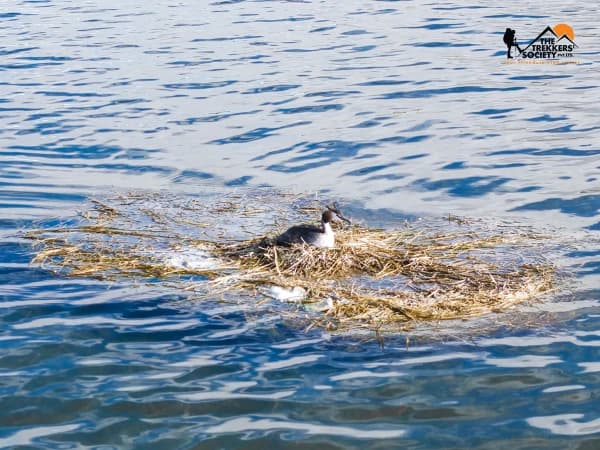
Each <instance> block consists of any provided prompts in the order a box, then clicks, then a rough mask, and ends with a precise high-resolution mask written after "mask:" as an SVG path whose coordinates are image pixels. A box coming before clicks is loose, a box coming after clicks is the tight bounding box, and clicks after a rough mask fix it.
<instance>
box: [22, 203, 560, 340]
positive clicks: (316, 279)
mask: <svg viewBox="0 0 600 450" xmlns="http://www.w3.org/2000/svg"><path fill="white" fill-rule="evenodd" d="M94 209H95V211H96V213H95V214H87V215H85V217H86V220H87V221H89V222H91V223H88V224H83V225H82V224H76V225H73V226H66V227H58V228H45V229H40V230H35V231H33V232H30V233H28V234H27V237H29V238H30V239H33V240H34V241H35V243H36V244H37V247H36V248H37V254H36V256H35V257H34V259H33V262H34V263H36V264H40V265H42V266H44V267H49V268H52V269H54V270H57V271H59V272H61V273H64V274H66V275H69V276H88V277H97V278H109V279H110V278H112V279H114V278H118V277H123V276H130V277H131V276H133V277H137V278H139V279H144V278H153V279H157V278H158V279H168V280H170V281H172V280H174V279H177V278H178V277H179V279H180V280H182V283H183V284H182V288H184V289H188V290H195V289H199V290H202V292H204V294H205V296H206V297H211V298H218V296H220V295H223V294H225V293H228V294H232V293H235V294H236V295H237V296H238V297H239V298H241V299H248V298H253V299H256V300H260V299H262V298H264V297H265V292H268V291H269V289H270V288H272V287H274V286H277V287H280V288H286V289H290V290H291V289H295V291H294V292H301V293H302V295H301V296H300V297H299V298H297V300H298V301H299V303H301V304H304V305H312V308H309V309H310V310H311V311H312V313H311V314H310V318H311V320H312V321H313V322H314V323H316V324H321V325H324V326H327V327H329V328H331V327H336V328H339V327H342V328H348V327H356V326H362V327H368V328H377V329H379V328H382V327H388V328H389V327H394V326H398V327H402V326H404V325H406V324H407V323H416V322H420V321H437V320H444V319H462V318H469V317H474V316H480V315H482V314H487V313H491V312H501V311H505V310H507V309H508V308H511V307H513V306H514V305H517V304H519V303H522V302H525V301H529V300H535V299H538V298H540V296H541V295H542V294H543V293H546V292H548V291H550V290H553V289H555V288H556V280H557V277H556V270H555V268H554V267H553V266H552V265H551V264H549V263H548V262H547V261H544V260H543V258H542V257H541V256H540V252H536V251H535V249H536V248H537V243H539V241H540V240H541V239H540V236H538V235H533V234H531V233H529V232H527V233H520V232H508V233H507V232H504V231H503V232H498V233H494V232H489V231H485V232H483V231H481V230H473V229H470V228H469V227H468V225H461V226H458V227H455V229H453V230H452V231H451V232H443V231H440V230H435V231H432V230H428V227H427V225H426V224H423V223H421V224H420V225H419V226H417V225H409V226H404V227H403V228H402V229H400V230H381V229H372V228H369V227H364V226H358V225H354V226H352V227H349V228H346V229H340V230H336V246H335V248H332V249H321V248H315V247H310V246H307V245H296V246H292V247H280V246H276V245H274V244H273V241H272V239H269V238H268V237H267V238H264V237H254V238H250V239H247V240H239V239H238V240H235V241H234V242H231V241H230V240H229V241H228V240H227V239H223V238H220V239H216V238H206V237H202V236H201V237H200V238H198V237H196V238H191V237H190V236H185V237H184V236H181V235H178V234H176V233H171V231H170V230H169V226H168V224H169V221H168V220H166V221H165V220H163V221H162V222H164V223H163V224H164V225H165V226H164V227H163V228H160V227H159V228H158V229H156V228H149V227H146V228H144V227H136V228H134V227H129V228H128V229H125V228H118V227H117V225H118V223H117V222H115V221H118V220H122V219H123V218H122V215H123V212H122V211H119V208H118V207H114V206H108V205H104V204H101V206H97V207H95V208H94ZM207 210H208V209H206V208H205V209H204V212H205V213H206V211H207ZM305 210H306V211H308V212H309V213H310V214H311V216H312V215H314V212H315V211H318V209H315V210H311V209H305ZM138 212H139V211H138ZM230 212H231V213H232V214H233V213H235V209H234V208H233V209H232V210H231V211H230ZM222 213H223V211H221V212H219V215H222ZM152 214H153V215H154V216H156V212H153V213H152ZM178 217H179V219H181V217H180V216H178ZM158 219H160V218H157V217H153V224H154V225H156V224H157V223H160V222H161V221H160V220H158ZM162 219H164V217H163V218H162ZM204 219H206V217H205V218H204ZM190 222H194V223H200V222H201V220H199V219H198V218H197V217H196V218H190ZM129 225H131V223H129ZM131 230H134V231H131ZM277 231H278V230H272V231H271V233H270V235H271V236H274V235H275V234H276V233H277ZM532 242H535V243H536V244H532ZM183 247H185V248H188V249H189V248H195V249H200V250H201V251H202V252H206V254H208V255H210V257H211V258H212V260H213V261H214V264H210V265H207V266H206V267H191V266H190V267H186V266H185V265H184V266H182V265H174V264H172V262H170V261H171V260H169V259H168V258H167V259H165V255H167V254H170V253H177V251H179V250H180V249H181V248H183ZM184 274H188V275H190V274H191V275H199V276H201V279H200V280H198V279H194V280H192V281H189V280H186V281H185V282H184V280H183V279H181V277H180V276H181V275H184ZM298 311H300V310H298ZM302 311H303V312H302V313H303V314H304V313H305V312H306V310H302Z"/></svg>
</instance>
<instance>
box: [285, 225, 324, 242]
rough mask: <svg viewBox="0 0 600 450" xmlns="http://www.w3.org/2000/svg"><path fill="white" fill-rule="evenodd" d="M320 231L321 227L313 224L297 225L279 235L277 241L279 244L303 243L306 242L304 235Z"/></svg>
mask: <svg viewBox="0 0 600 450" xmlns="http://www.w3.org/2000/svg"><path fill="white" fill-rule="evenodd" d="M320 232H321V229H320V228H318V227H315V226H313V225H296V226H293V227H291V228H288V229H287V230H286V231H284V232H283V233H281V234H280V235H279V236H277V239H276V241H275V242H276V243H277V244H279V245H292V244H302V243H303V242H304V239H302V238H303V237H306V236H307V235H310V234H312V233H320Z"/></svg>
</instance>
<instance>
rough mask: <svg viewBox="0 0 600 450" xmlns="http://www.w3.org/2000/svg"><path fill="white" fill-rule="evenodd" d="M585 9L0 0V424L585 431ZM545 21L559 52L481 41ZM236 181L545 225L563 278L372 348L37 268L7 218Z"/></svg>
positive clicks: (159, 292)
mask: <svg viewBox="0 0 600 450" xmlns="http://www.w3.org/2000/svg"><path fill="white" fill-rule="evenodd" d="M530 3H531V2H530ZM596 9H597V7H596V5H595V4H594V3H593V2H591V3H590V2H581V1H576V2H559V1H554V0H550V1H547V2H544V3H543V4H541V3H540V4H535V5H534V4H527V2H516V1H508V2H502V3H500V4H493V5H492V4H491V3H489V2H484V3H481V4H479V3H472V2H471V3H470V2H468V1H466V0H454V1H433V2H428V3H422V2H412V1H392V0H388V1H366V2H365V1H355V0H349V1H345V2H317V1H309V0H306V1H243V0H239V1H235V0H231V1H216V2H209V1H194V2H192V1H188V2H186V1H179V2H171V1H165V0H157V1H154V2H142V1H139V0H126V1H116V0H103V1H100V0H90V1H86V2H75V1H50V0H47V1H44V0H39V1H33V0H32V1H16V0H15V1H13V0H8V1H5V2H3V3H2V8H0V34H1V36H2V39H1V41H0V55H1V60H0V325H1V328H0V447H1V448H16V449H20V448H22V449H25V448H44V449H45V448H48V449H58V448H60V449H68V448H90V449H109V448H140V449H142V448H143V449H146V448H152V449H174V448H177V449H236V448H240V449H242V448H243V449H252V448H256V449H264V448H302V449H309V448H310V449H313V448H314V449H342V448H344V449H354V448H356V449H359V448H360V449H363V448H373V449H377V448H381V449H384V448H385V449H389V448H402V449H404V448H406V449H439V448H444V449H465V448H473V449H482V450H483V449H491V448H494V449H496V448H511V449H515V450H516V449H557V450H558V449H561V450H562V449H574V450H575V449H576V450H592V449H598V448H600V413H599V411H600V407H599V404H600V403H599V397H600V362H599V352H598V348H599V347H600V301H599V300H600V250H599V249H600V246H599V245H598V243H599V239H598V231H599V230H600V189H599V188H598V186H599V184H598V180H599V177H600V139H599V138H598V135H599V131H600V114H599V112H600V111H599V109H598V99H599V98H600V96H599V94H600V87H599V86H600V83H599V81H598V79H599V78H598V67H599V66H598V64H599V62H600V61H599V59H600V51H599V47H598V40H599V39H600V34H599V32H598V26H597V20H596V18H597V11H596ZM561 22H566V23H569V24H570V25H571V26H572V27H573V29H574V31H575V42H576V44H577V45H578V47H577V49H576V58H577V59H578V60H579V64H564V65H525V64H511V65H508V64H505V62H506V58H505V56H506V47H505V46H504V44H503V42H502V36H503V34H504V30H505V29H506V28H507V27H511V28H513V29H515V30H516V35H517V40H518V41H519V42H520V43H521V44H522V43H527V42H528V41H529V40H530V39H533V38H534V37H535V36H537V35H538V34H539V32H540V31H541V30H543V29H544V28H545V27H546V26H548V25H549V26H553V25H555V24H557V23H561ZM256 187H264V188H266V189H270V188H273V189H277V190H292V191H297V192H304V193H306V194H309V195H312V194H314V193H316V192H319V195H321V196H323V197H324V198H339V199H343V200H344V201H346V202H347V204H349V205H351V209H350V211H351V213H352V215H353V216H354V217H355V218H357V219H359V220H362V221H364V222H366V223H369V224H374V225H375V224H377V225H385V226H389V227H393V226H394V225H395V224H397V223H401V222H402V221H404V220H405V219H409V220H417V218H424V219H423V220H428V218H440V217H444V216H447V215H448V214H452V215H458V216H472V217H476V218H484V219H486V220H492V221H494V220H497V221H498V222H504V223H514V222H518V223H520V224H523V225H525V226H530V227H533V228H534V229H539V230H545V231H546V232H547V231H548V230H550V231H551V233H552V234H554V235H555V237H556V238H557V240H558V241H560V242H564V243H565V245H564V247H563V248H561V249H560V251H558V252H557V253H556V255H554V254H553V255H552V258H553V260H554V262H555V263H556V265H557V266H558V267H560V268H561V270H564V271H568V272H570V273H572V274H573V279H574V282H573V286H572V288H571V289H570V290H569V291H568V292H566V293H564V292H563V293H561V294H557V295H554V296H550V297H549V298H547V299H546V300H545V301H544V302H543V303H542V304H538V305H527V306H524V307H523V308H517V309H516V310H514V311H511V313H510V316H509V318H508V319H507V315H506V314H504V315H502V314H499V315H495V316H491V317H487V318H484V319H482V320H484V321H485V323H486V324H488V325H489V324H499V325H498V326H495V327H486V330H485V331H481V332H477V327H476V326H473V325H472V324H471V323H469V322H465V323H454V324H452V325H451V326H448V325H440V326H439V327H436V326H433V327H431V328H430V329H429V330H427V331H426V332H423V333H420V334H418V335H414V336H413V335H410V334H406V333H399V334H396V335H389V336H386V338H385V341H384V346H383V347H382V346H381V345H380V342H378V341H377V340H375V339H367V338H366V337H365V336H353V335H351V334H341V335H340V334H335V333H333V334H332V333H330V332H327V331H324V330H321V329H318V328H312V329H310V330H306V329H305V328H304V327H298V326H294V324H293V323H290V322H288V321H286V320H281V319H280V318H279V316H278V315H277V314H276V308H275V310H271V311H270V312H269V313H268V314H262V313H260V312H257V310H256V308H255V307H254V305H252V304H251V303H249V302H243V301H242V302H241V303H240V302H234V303H221V302H199V301H193V299H191V298H190V296H189V295H188V294H187V293H186V292H184V291H181V290H177V289H169V288H168V287H166V286H164V285H163V284H162V283H161V282H160V281H155V280H153V282H152V283H146V282H144V281H141V280H120V281H116V282H114V281H100V280H94V279H89V278H69V277H66V276H64V275H61V274H55V273H53V272H51V271H48V270H45V269H44V268H41V267H38V266H36V265H32V264H30V261H31V258H32V257H33V254H34V252H33V249H32V248H31V246H30V244H29V242H28V241H26V240H24V239H23V238H22V235H21V234H20V233H21V231H23V230H28V229H31V228H33V227H37V226H39V224H40V223H43V224H44V226H52V225H53V224H56V223H62V222H65V221H67V222H68V221H74V220H75V218H76V217H77V213H78V211H80V210H81V209H82V208H83V205H84V204H85V202H86V199H88V198H90V197H101V196H103V195H107V194H109V193H115V192H116V193H127V192H129V191H131V190H140V189H143V190H147V191H149V192H163V193H168V195H174V196H177V198H180V199H186V198H200V199H201V198H203V196H205V195H208V194H210V195H218V194H219V193H222V194H223V195H226V194H229V193H231V192H238V193H244V192H246V190H251V189H254V188H256ZM240 300H244V299H240ZM512 319H514V321H513V320H512ZM467 329H468V331H466V330H467Z"/></svg>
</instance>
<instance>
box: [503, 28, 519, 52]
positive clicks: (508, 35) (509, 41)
mask: <svg viewBox="0 0 600 450" xmlns="http://www.w3.org/2000/svg"><path fill="white" fill-rule="evenodd" d="M502 40H503V41H504V43H505V44H506V47H507V50H506V57H507V58H510V59H512V56H511V55H510V49H511V48H512V46H513V45H514V46H515V47H517V50H519V53H521V52H522V50H521V47H519V44H517V40H516V39H515V30H511V29H510V28H507V29H506V31H505V32H504V37H503V38H502Z"/></svg>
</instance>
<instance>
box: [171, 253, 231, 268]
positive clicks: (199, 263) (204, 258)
mask: <svg viewBox="0 0 600 450" xmlns="http://www.w3.org/2000/svg"><path fill="white" fill-rule="evenodd" d="M164 262H165V264H166V265H168V266H170V267H174V268H177V269H188V270H206V269H216V268H218V267H219V266H220V263H219V260H218V259H217V258H215V257H214V256H213V255H211V254H210V253H209V252H208V251H207V250H205V249H202V248H198V247H187V248H182V249H179V250H177V251H175V252H173V251H171V252H169V253H168V254H165V261H164Z"/></svg>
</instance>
